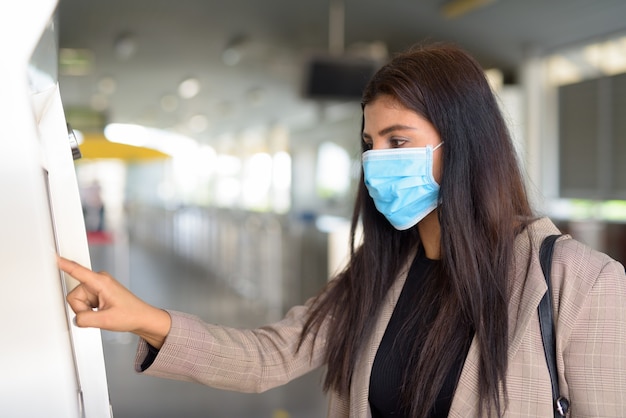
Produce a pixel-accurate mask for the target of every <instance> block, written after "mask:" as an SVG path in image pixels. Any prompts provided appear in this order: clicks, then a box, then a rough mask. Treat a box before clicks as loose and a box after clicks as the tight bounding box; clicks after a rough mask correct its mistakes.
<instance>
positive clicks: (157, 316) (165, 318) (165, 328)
mask: <svg viewBox="0 0 626 418" xmlns="http://www.w3.org/2000/svg"><path fill="white" fill-rule="evenodd" d="M150 310H151V311H150V312H149V313H148V314H147V315H145V317H144V319H145V320H144V321H142V322H144V324H143V326H142V327H141V328H140V329H139V330H137V331H136V332H135V334H137V335H138V336H139V337H141V338H143V339H144V340H146V342H147V343H148V344H150V345H151V346H153V347H154V348H157V349H160V348H161V347H162V346H163V343H164V342H165V338H166V337H167V334H168V333H169V332H170V327H171V326H172V318H171V317H170V314H169V313H167V311H164V310H163V309H159V308H155V307H153V306H150Z"/></svg>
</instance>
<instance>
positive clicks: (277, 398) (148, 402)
mask: <svg viewBox="0 0 626 418" xmlns="http://www.w3.org/2000/svg"><path fill="white" fill-rule="evenodd" d="M125 247H126V246H125ZM90 252H91V258H92V267H93V268H94V269H95V270H107V271H109V272H111V273H112V274H114V275H117V276H118V278H119V280H120V281H121V282H123V283H125V284H126V285H127V286H128V287H129V288H130V289H131V290H132V291H133V292H134V293H135V294H137V295H138V296H139V297H141V298H143V299H144V300H146V301H147V302H149V303H151V304H153V305H156V306H159V307H163V308H168V309H174V310H180V311H184V312H188V313H192V314H195V315H198V316H200V317H201V318H203V319H204V320H206V321H210V322H213V323H221V324H224V325H229V326H238V327H256V326H260V325H263V324H264V323H265V322H264V321H263V320H264V318H265V312H264V310H263V309H262V307H259V306H255V304H254V303H251V302H250V301H247V300H245V299H243V298H241V297H240V296H238V295H237V294H236V293H234V292H233V291H231V290H230V289H229V288H228V287H227V286H226V285H225V284H223V283H218V282H217V281H216V280H214V279H213V278H211V277H209V276H208V275H207V273H206V272H203V271H200V270H198V269H195V268H193V267H191V266H189V265H187V264H185V263H182V262H180V260H177V259H176V258H175V257H173V256H171V255H168V254H163V253H157V252H155V251H154V250H150V249H148V248H146V247H143V246H139V245H136V244H132V243H131V244H130V245H129V246H127V248H124V249H121V251H120V248H119V247H118V248H117V249H116V248H114V247H113V246H102V245H92V246H90ZM102 338H103V344H104V356H105V362H106V368H107V379H108V386H109V395H110V398H111V405H112V408H113V417H114V418H200V417H208V418H247V417H250V418H313V417H315V418H318V417H324V416H325V415H326V400H325V397H324V395H323V393H322V391H321V384H320V383H321V379H322V371H321V370H319V371H315V372H313V373H310V374H309V375H306V376H303V377H301V378H299V379H297V380H295V381H293V382H291V383H289V384H287V385H285V386H283V387H280V388H276V389H272V390H270V391H268V392H265V393H262V394H240V393H235V392H227V391H222V390H217V389H213V388H209V387H206V386H202V385H199V384H193V383H187V382H178V381H173V380H167V379H158V378H153V377H147V376H141V375H138V374H136V373H135V372H134V371H133V361H134V354H135V348H136V344H137V338H136V337H135V336H133V335H132V334H117V333H110V332H103V334H102Z"/></svg>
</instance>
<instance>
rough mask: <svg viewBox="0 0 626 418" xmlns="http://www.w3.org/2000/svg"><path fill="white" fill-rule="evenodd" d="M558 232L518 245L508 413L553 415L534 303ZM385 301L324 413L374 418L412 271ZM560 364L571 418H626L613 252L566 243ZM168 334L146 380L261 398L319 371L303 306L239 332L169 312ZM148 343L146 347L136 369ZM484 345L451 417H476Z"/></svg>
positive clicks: (535, 231)
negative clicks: (382, 363)
mask: <svg viewBox="0 0 626 418" xmlns="http://www.w3.org/2000/svg"><path fill="white" fill-rule="evenodd" d="M553 233H559V231H558V230H557V229H556V227H555V226H554V225H553V224H552V222H550V221H549V220H548V219H547V218H542V219H540V220H538V221H536V222H534V223H533V224H532V225H531V226H530V227H529V228H528V230H527V231H526V232H524V233H523V234H521V235H520V236H518V237H517V239H516V250H515V268H514V271H513V273H512V277H511V280H513V287H512V293H511V303H510V307H509V319H508V320H509V355H508V358H509V366H508V371H507V378H506V379H507V388H508V403H507V409H506V411H505V414H504V416H506V417H533V418H535V417H551V416H552V414H553V412H552V401H551V388H550V378H549V375H548V369H547V366H546V361H545V356H544V352H543V345H542V341H541V335H540V330H539V319H538V315H537V306H538V305H539V301H540V299H541V297H542V296H543V294H544V293H545V291H546V289H547V287H546V284H545V281H544V277H543V274H542V271H541V267H540V265H539V258H538V248H539V246H540V243H541V241H542V239H543V238H544V237H545V236H546V235H549V234H553ZM409 264H410V263H407V266H405V268H404V270H403V271H402V272H401V274H400V275H399V277H398V279H397V280H396V283H395V285H394V286H393V288H392V289H391V290H390V292H389V294H388V295H387V298H386V301H385V304H384V308H383V310H382V312H381V314H380V317H379V319H378V322H377V324H376V328H375V329H374V331H373V333H372V335H371V337H370V339H369V341H368V344H367V345H366V346H365V347H363V352H362V353H361V355H360V357H359V359H358V362H357V365H356V369H355V373H354V377H353V380H352V385H351V388H350V393H349V395H347V396H345V397H344V396H340V395H338V394H337V393H330V394H329V405H328V417H331V418H335V417H355V418H356V417H358V418H367V417H371V414H370V410H369V404H368V389H369V380H370V371H371V367H372V363H373V361H374V356H375V355H376V350H377V349H378V345H379V343H380V340H381V339H382V336H383V333H384V332H385V329H386V327H387V323H388V321H389V318H390V317H391V314H392V312H393V309H394V306H395V303H396V301H397V298H398V296H399V295H400V291H401V289H402V286H403V284H404V281H405V279H406V275H407V272H408V267H409ZM552 280H553V290H554V291H553V295H552V300H553V304H554V308H555V317H554V320H555V326H556V335H557V341H556V350H557V363H558V364H557V367H558V370H559V382H560V386H561V392H562V394H563V395H565V396H567V397H568V398H569V399H570V402H571V414H570V416H571V417H594V418H597V417H626V277H625V273H624V267H623V266H622V265H621V264H619V263H617V262H616V261H614V260H612V259H610V258H609V257H608V256H606V255H604V254H601V253H598V252H596V251H593V250H591V249H590V248H588V247H586V246H585V245H583V244H581V243H579V242H577V241H575V240H573V239H571V238H569V237H563V238H561V239H560V240H559V242H558V243H557V245H556V248H555V252H554V258H553V268H552ZM170 314H171V316H172V328H171V330H170V333H169V335H168V337H167V339H166V341H165V344H164V345H163V347H162V348H161V350H160V352H159V354H158V356H157V358H156V359H155V361H154V363H153V364H152V365H151V366H150V367H149V368H148V369H147V370H146V371H145V372H144V373H145V374H148V375H152V376H158V377H164V378H170V379H177V380H186V381H195V382H199V383H202V384H205V385H209V386H212V387H216V388H221V389H228V390H236V391H241V392H260V391H264V390H266V389H270V388H272V387H275V386H279V385H281V384H284V383H287V382H288V381H290V380H291V379H294V378H296V377H298V376H301V375H302V374H304V373H306V372H308V371H310V370H312V369H314V368H317V367H320V366H323V354H324V347H325V341H326V339H327V338H331V337H330V336H328V335H326V332H325V328H323V329H322V330H321V332H320V334H319V335H318V338H317V339H316V340H315V341H314V339H313V338H309V339H307V340H306V341H305V343H304V346H303V347H302V348H301V350H300V351H299V352H298V353H297V354H294V353H295V347H296V344H297V342H298V338H299V335H300V330H301V327H302V324H303V322H304V320H305V317H306V314H307V306H306V305H305V306H297V307H295V308H292V309H291V310H290V311H289V312H288V313H287V315H286V317H285V318H284V319H283V320H282V321H280V322H278V323H275V324H272V325H268V326H266V327H262V328H259V329H255V330H239V329H233V328H227V327H221V326H217V325H212V324H207V323H205V322H203V321H201V320H200V319H199V318H196V317H193V316H189V315H186V314H183V313H179V312H170ZM146 352H147V347H146V344H145V342H143V341H140V344H139V348H138V351H137V358H136V369H137V370H139V365H140V364H141V362H142V360H143V359H144V358H145V356H146ZM477 376H478V348H477V345H476V341H474V342H473V343H472V345H471V347H470V350H469V353H468V356H467V359H466V361H465V365H464V367H463V371H462V373H461V377H460V380H459V383H458V386H457V389H456V392H455V395H454V399H453V401H452V406H451V409H450V413H449V416H450V417H475V416H478V396H477V394H478V390H477Z"/></svg>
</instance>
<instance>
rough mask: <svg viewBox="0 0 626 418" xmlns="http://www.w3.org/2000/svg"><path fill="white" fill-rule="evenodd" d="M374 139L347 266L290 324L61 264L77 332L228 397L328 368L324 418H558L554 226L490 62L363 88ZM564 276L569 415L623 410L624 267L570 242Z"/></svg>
mask: <svg viewBox="0 0 626 418" xmlns="http://www.w3.org/2000/svg"><path fill="white" fill-rule="evenodd" d="M361 145H362V149H363V157H362V160H363V175H362V178H361V183H360V188H359V192H358V196H357V199H356V204H355V209H354V216H353V221H352V231H353V233H352V248H353V249H352V254H351V259H350V262H349V263H348V265H347V267H346V268H345V270H344V271H343V272H341V273H340V274H339V275H338V276H337V277H336V278H334V280H332V281H330V282H329V284H328V286H327V287H326V288H325V289H323V290H322V292H321V293H320V294H319V296H317V297H316V298H313V299H311V300H310V301H308V302H307V304H306V305H304V306H298V307H294V308H292V309H291V310H290V311H289V312H288V313H287V315H286V317H285V318H284V319H283V320H282V321H280V322H278V323H275V324H272V325H268V326H266V327H262V328H259V329H256V330H239V329H233V328H228V327H222V326H218V325H212V324H207V323H205V322H203V321H201V320H200V319H199V318H196V317H193V316H189V315H186V314H183V313H180V312H173V311H165V310H161V309H158V308H156V307H153V306H150V305H148V304H146V303H145V302H143V301H141V300H139V299H137V298H136V297H135V296H134V295H132V294H131V293H130V292H128V291H127V290H126V289H125V288H123V287H122V286H121V285H120V284H119V283H117V282H116V281H115V280H114V279H112V278H111V277H110V276H108V275H106V274H100V273H94V272H92V271H90V270H87V269H85V268H83V267H81V266H79V265H77V264H76V263H73V262H71V261H69V260H65V259H60V260H59V265H60V267H61V269H63V270H64V271H65V272H67V273H68V274H70V275H71V276H73V277H75V278H76V279H77V280H78V281H79V282H80V283H81V284H80V285H79V286H78V287H77V288H75V289H74V290H73V291H72V292H71V293H70V294H69V295H68V301H69V303H70V305H71V307H72V309H73V310H74V311H75V312H76V322H77V324H78V325H79V326H82V327H99V328H103V329H108V330H114V331H130V332H134V333H136V334H137V335H139V336H140V337H141V339H140V345H139V348H138V354H137V365H136V367H137V370H138V371H141V372H143V373H146V374H150V375H153V376H160V377H166V378H172V379H181V380H190V381H196V382H200V383H203V384H206V385H210V386H213V387H217V388H223V389H230V390H237V391H245V392H255V391H263V390H266V389H269V388H271V387H275V386H278V385H281V384H284V383H286V382H288V381H290V380H291V379H294V378H295V377H298V376H300V375H302V374H304V373H306V372H308V371H310V370H312V369H314V368H317V367H320V366H326V367H327V374H326V377H325V382H324V389H325V390H327V391H329V393H330V396H329V402H330V404H329V409H328V416H329V417H348V416H349V417H374V418H376V417H412V418H414V417H445V416H450V417H468V416H507V417H538V416H545V417H547V416H552V415H553V405H552V399H551V386H550V377H549V374H548V368H547V365H546V359H545V355H544V351H543V345H542V340H541V334H540V328H539V319H538V314H537V307H538V304H539V301H540V299H541V298H542V296H543V294H544V293H545V292H546V283H545V279H544V275H543V273H542V271H541V268H540V265H539V259H538V248H539V246H540V244H541V242H542V240H543V239H544V237H546V236H547V235H550V234H555V233H557V234H558V233H559V231H558V230H557V228H556V227H555V226H554V225H553V224H552V223H551V222H550V221H549V220H548V219H546V218H538V217H536V216H534V214H533V211H532V209H531V207H530V205H529V203H528V198H527V195H526V192H525V189H524V180H523V176H522V174H521V172H520V168H519V165H518V161H517V159H516V154H515V150H514V147H513V144H512V142H511V139H510V137H509V134H508V132H507V128H506V125H505V122H504V121H503V118H502V116H501V114H500V111H499V108H498V104H497V102H496V99H495V97H494V95H493V93H492V91H491V90H490V87H489V85H488V83H487V81H486V79H485V76H484V73H483V71H482V69H481V68H480V66H479V65H478V63H477V62H476V61H475V60H474V59H473V58H471V57H470V56H468V55H467V54H466V53H465V52H463V51H462V50H460V49H458V48H456V47H454V46H450V45H441V44H438V45H431V46H427V47H422V48H415V49H411V50H409V51H407V52H405V53H402V54H399V55H397V56H396V57H394V58H393V59H392V60H391V61H390V62H389V63H388V64H387V65H385V66H384V67H383V68H381V69H380V70H379V71H378V72H377V74H376V75H375V76H374V77H373V78H372V80H371V81H370V82H369V84H368V86H367V87H366V89H365V92H364V95H363V124H362V138H361ZM359 225H362V228H363V239H362V242H358V243H357V242H356V241H355V238H354V236H355V234H354V231H355V230H356V228H357V226H359ZM552 281H553V292H552V295H551V296H552V301H553V305H554V311H555V315H554V320H555V329H556V350H557V356H556V357H557V365H558V372H559V382H560V386H561V392H562V394H563V395H564V396H566V397H567V398H568V399H569V400H570V403H571V408H570V415H571V416H580V417H599V416H602V417H609V416H614V417H618V416H622V417H623V416H626V277H625V274H624V267H623V266H622V265H620V264H619V263H617V262H616V261H614V260H612V259H610V258H609V257H608V256H606V255H604V254H601V253H598V252H596V251H593V250H591V249H590V248H588V247H586V246H584V245H582V244H581V243H579V242H577V241H575V240H573V239H571V238H570V237H568V236H564V237H562V238H561V239H560V240H559V242H558V243H557V245H556V248H555V252H554V258H553V269H552ZM93 308H97V309H93Z"/></svg>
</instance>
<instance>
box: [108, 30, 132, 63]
mask: <svg viewBox="0 0 626 418" xmlns="http://www.w3.org/2000/svg"><path fill="white" fill-rule="evenodd" d="M113 49H114V50H115V55H116V56H117V57H118V58H120V59H123V60H127V59H129V58H132V57H134V56H135V54H136V53H137V39H136V38H135V35H134V34H132V33H130V32H122V33H120V34H119V35H117V37H116V38H115V41H114V42H113Z"/></svg>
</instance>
